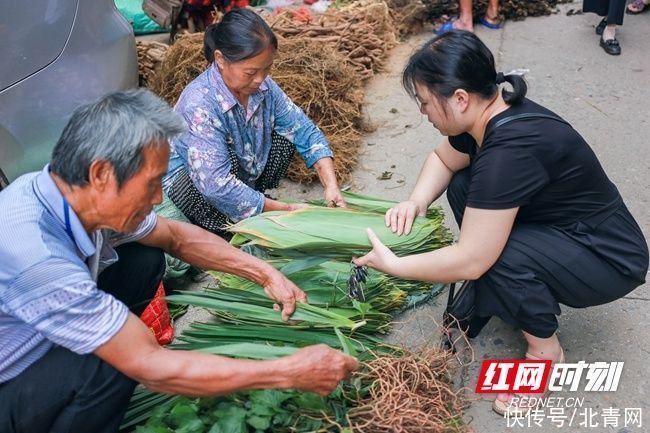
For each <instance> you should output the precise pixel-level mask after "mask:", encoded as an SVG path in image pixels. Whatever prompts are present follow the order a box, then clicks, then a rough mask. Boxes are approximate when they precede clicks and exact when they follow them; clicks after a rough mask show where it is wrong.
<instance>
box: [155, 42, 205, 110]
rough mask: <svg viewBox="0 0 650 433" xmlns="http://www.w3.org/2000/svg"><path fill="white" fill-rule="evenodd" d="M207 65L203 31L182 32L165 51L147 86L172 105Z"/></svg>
mask: <svg viewBox="0 0 650 433" xmlns="http://www.w3.org/2000/svg"><path fill="white" fill-rule="evenodd" d="M207 67H208V63H207V61H206V60H205V57H203V33H191V34H190V33H188V34H183V35H181V36H179V37H178V39H177V40H176V42H175V43H174V45H172V46H171V47H170V48H169V50H168V51H167V55H166V56H165V59H164V60H163V62H162V64H161V65H160V69H159V71H158V72H157V73H156V74H155V75H154V76H153V77H151V81H150V83H149V87H150V88H151V90H153V91H154V92H156V93H157V94H158V95H159V96H160V97H161V98H163V99H164V100H165V101H167V103H168V104H169V105H174V104H176V101H177V100H178V97H179V96H180V95H181V92H182V91H183V89H185V87H186V86H187V85H188V84H190V82H191V81H192V80H194V79H195V78H196V77H198V76H199V75H200V74H201V73H202V72H203V71H205V69H206V68H207Z"/></svg>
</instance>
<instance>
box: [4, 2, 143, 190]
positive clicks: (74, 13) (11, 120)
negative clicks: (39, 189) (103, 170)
mask: <svg viewBox="0 0 650 433" xmlns="http://www.w3.org/2000/svg"><path fill="white" fill-rule="evenodd" d="M0 58H1V59H2V60H1V61H0V189H2V188H3V187H4V186H6V184H7V183H8V182H10V181H12V180H13V179H15V178H16V177H18V176H19V175H21V174H23V173H26V172H29V171H35V170H38V169H39V168H42V167H43V165H44V164H45V163H46V162H47V161H48V160H49V158H50V154H51V151H52V148H53V146H54V144H55V143H56V140H57V139H58V137H59V135H60V134H61V131H62V129H63V127H64V126H65V124H66V122H67V120H68V118H69V117H70V115H71V114H72V111H74V109H75V108H76V107H78V106H79V105H81V104H83V103H86V102H89V101H91V100H93V99H96V98H97V97H99V96H101V95H103V94H105V93H107V92H110V91H114V90H123V89H127V88H130V87H135V86H137V84H138V63H137V54H136V49H135V39H134V36H133V30H132V28H131V26H130V25H129V23H128V22H127V21H126V20H125V19H124V18H123V17H122V16H121V15H120V13H119V12H118V11H117V9H116V8H115V4H114V3H113V0H31V1H29V2H27V3H26V2H20V1H11V0H0Z"/></svg>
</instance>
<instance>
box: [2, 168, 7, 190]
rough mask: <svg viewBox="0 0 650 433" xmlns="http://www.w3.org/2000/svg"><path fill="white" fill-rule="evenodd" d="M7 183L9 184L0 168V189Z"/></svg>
mask: <svg viewBox="0 0 650 433" xmlns="http://www.w3.org/2000/svg"><path fill="white" fill-rule="evenodd" d="M7 185H9V180H7V177H6V176H5V174H4V173H3V172H2V169H0V191H2V190H3V189H5V188H6V187H7Z"/></svg>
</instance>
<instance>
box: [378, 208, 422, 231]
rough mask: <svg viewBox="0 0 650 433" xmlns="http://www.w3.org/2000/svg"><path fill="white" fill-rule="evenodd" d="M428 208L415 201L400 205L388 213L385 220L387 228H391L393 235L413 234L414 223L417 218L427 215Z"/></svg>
mask: <svg viewBox="0 0 650 433" xmlns="http://www.w3.org/2000/svg"><path fill="white" fill-rule="evenodd" d="M426 211H427V210H426V208H425V207H423V206H422V205H420V204H418V203H416V202H415V201H413V200H407V201H403V202H401V203H399V204H398V205H397V206H395V207H392V208H390V209H388V210H387V211H386V215H385V216H384V219H385V221H386V227H390V229H391V231H392V232H393V233H397V235H398V236H401V235H402V234H407V235H408V234H409V233H411V228H412V227H413V221H414V220H415V218H416V217H419V216H424V215H426Z"/></svg>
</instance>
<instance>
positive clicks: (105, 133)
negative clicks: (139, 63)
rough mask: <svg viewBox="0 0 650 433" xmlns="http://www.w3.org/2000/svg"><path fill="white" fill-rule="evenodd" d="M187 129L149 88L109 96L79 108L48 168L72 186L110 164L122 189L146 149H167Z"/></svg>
mask: <svg viewBox="0 0 650 433" xmlns="http://www.w3.org/2000/svg"><path fill="white" fill-rule="evenodd" d="M185 128H186V127H185V122H184V121H183V119H182V118H181V117H180V116H179V115H178V114H176V113H175V112H174V111H173V110H172V109H171V108H170V107H169V105H167V103H165V102H164V101H163V100H162V99H160V98H159V97H157V96H156V95H154V94H153V93H152V92H150V91H149V90H146V89H134V90H128V91H125V92H115V93H109V94H108V95H106V96H104V97H102V98H100V99H99V100H97V101H95V102H93V103H90V104H88V105H84V106H82V107H79V108H77V109H76V110H75V112H74V113H73V114H72V117H71V118H70V121H69V122H68V124H67V125H66V126H65V128H64V129H63V133H62V134H61V138H59V141H58V142H57V143H56V146H55V147H54V151H53V152H52V161H51V162H50V170H51V171H52V172H53V173H55V174H56V175H57V176H59V177H60V178H61V179H63V180H64V181H65V182H66V183H68V184H70V185H85V184H86V183H88V171H89V169H90V165H91V164H92V162H93V161H99V160H102V161H108V162H110V163H111V164H112V165H113V170H114V173H115V176H116V178H117V181H118V185H120V186H121V185H122V184H123V183H124V182H126V181H127V180H129V179H130V178H131V177H132V176H133V175H135V174H136V173H137V171H138V170H139V169H140V167H141V165H142V162H143V159H144V158H143V150H144V149H145V148H147V147H151V146H154V147H155V146H163V145H164V146H166V145H168V142H169V140H170V139H171V138H173V137H174V136H176V135H178V134H180V133H182V132H183V131H184V130H185Z"/></svg>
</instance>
